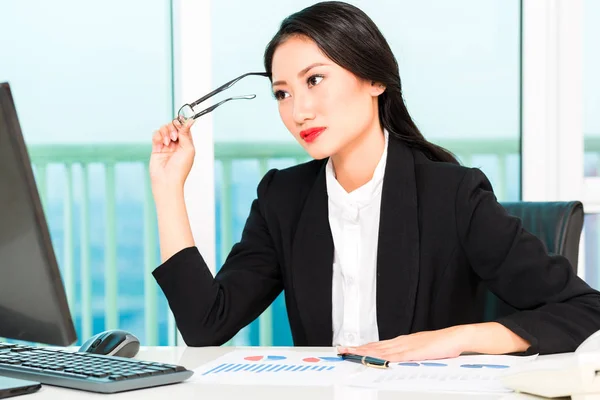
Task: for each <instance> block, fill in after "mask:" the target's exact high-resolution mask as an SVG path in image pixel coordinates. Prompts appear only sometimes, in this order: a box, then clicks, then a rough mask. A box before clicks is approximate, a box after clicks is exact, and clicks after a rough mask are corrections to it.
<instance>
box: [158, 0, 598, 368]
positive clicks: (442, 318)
mask: <svg viewBox="0 0 600 400" xmlns="http://www.w3.org/2000/svg"><path fill="white" fill-rule="evenodd" d="M264 61H265V69H266V71H267V73H269V74H270V77H271V82H272V84H273V93H274V97H275V98H276V99H277V102H278V107H279V113H280V116H281V118H282V120H283V122H284V124H285V126H286V127H287V129H288V130H289V131H290V132H291V133H292V135H293V136H294V138H295V139H296V140H297V141H298V142H299V143H300V144H301V145H302V146H303V147H304V149H305V150H306V151H307V152H308V153H309V154H310V155H311V156H312V157H313V158H314V159H315V160H314V161H311V162H308V163H305V164H301V165H298V166H295V167H292V168H288V169H284V170H271V171H269V172H268V173H267V174H266V175H265V177H264V178H263V179H262V181H261V182H260V184H259V186H258V190H257V192H258V194H257V199H256V200H255V201H254V202H253V203H252V206H251V210H250V215H249V217H248V220H247V222H246V225H245V227H244V230H243V233H242V238H241V240H240V242H239V243H237V244H236V245H235V246H234V247H233V249H232V251H231V253H230V254H229V257H228V258H227V260H226V262H225V264H224V265H223V267H222V268H221V270H220V271H219V273H218V274H217V275H216V276H215V277H214V278H213V276H212V274H211V273H210V271H209V269H208V268H207V266H206V264H205V262H204V261H203V259H202V257H201V255H200V254H199V252H198V250H197V248H196V247H195V244H194V241H193V238H192V234H191V230H190V224H189V221H188V216H187V213H186V207H185V203H184V200H183V184H184V182H185V179H186V177H187V175H188V173H189V171H190V168H191V166H192V162H193V159H194V146H193V141H192V137H191V135H190V126H191V123H192V122H191V121H187V122H185V124H184V126H182V125H181V124H180V123H178V122H177V121H175V122H173V123H170V124H167V125H165V126H163V127H161V128H160V130H159V131H158V132H156V133H155V135H154V137H153V151H152V156H151V161H150V173H151V178H152V189H153V193H154V198H155V201H156V207H157V214H158V225H159V234H160V248H161V257H162V262H163V264H162V265H161V266H159V267H158V268H157V269H156V270H155V271H154V276H155V278H156V279H157V281H158V283H159V285H160V286H161V288H162V290H163V291H164V293H165V295H166V297H167V299H168V301H169V305H170V307H171V309H172V311H173V313H174V315H175V319H176V321H177V325H178V327H179V329H180V331H181V333H182V335H183V338H184V339H185V341H186V343H187V344H188V345H191V346H205V345H220V344H222V343H225V342H226V341H227V340H229V339H230V338H231V337H232V336H233V335H235V333H237V332H238V331H239V330H240V329H241V328H242V327H244V326H245V325H247V324H248V323H250V322H251V321H252V320H254V319H255V318H256V317H258V316H259V315H260V314H261V313H262V311H263V310H265V308H267V307H268V306H269V304H270V303H271V302H272V301H273V300H274V299H275V298H276V297H277V296H278V294H279V293H280V292H281V291H282V290H284V291H285V299H286V306H287V311H288V316H289V321H290V326H291V330H292V335H293V339H294V343H295V344H296V345H311V346H331V345H335V346H340V347H339V351H341V352H353V353H357V354H361V355H370V356H375V357H380V358H385V359H388V360H391V361H403V360H418V359H434V358H444V357H453V356H458V355H459V354H461V353H462V352H468V351H472V352H479V353H488V354H504V353H522V352H526V353H535V352H539V353H555V352H566V351H573V350H575V348H576V347H577V346H578V345H579V344H580V343H581V342H582V341H583V340H584V339H585V338H587V337H588V336H589V335H590V334H591V333H593V332H595V331H596V330H598V329H600V294H599V293H598V292H596V291H595V290H592V289H591V288H590V287H589V286H588V285H586V284H585V283H584V282H583V281H581V280H580V279H579V278H578V277H577V276H576V275H575V274H574V272H573V269H572V268H571V266H570V265H569V263H568V261H567V260H566V259H565V258H563V257H559V256H554V257H551V256H549V255H548V254H547V253H546V250H545V248H544V246H543V245H542V243H541V242H540V241H539V240H538V239H536V238H535V237H534V236H532V235H531V234H529V233H527V232H526V231H524V230H523V229H522V226H521V223H520V221H519V220H518V219H516V218H513V217H510V216H508V215H507V214H506V212H505V211H504V209H503V208H502V207H501V206H500V205H499V204H498V203H497V202H496V199H495V197H494V194H493V192H492V188H491V185H490V183H489V182H488V180H487V179H486V177H485V176H484V174H483V173H481V172H480V171H479V170H477V169H470V168H465V167H461V166H459V165H458V162H457V161H456V159H455V158H454V156H453V155H452V154H451V153H449V152H448V151H446V150H444V149H442V148H440V147H438V146H435V145H433V144H431V143H429V142H428V141H426V140H425V139H424V138H423V136H422V135H421V133H420V132H419V130H418V129H417V127H416V126H415V124H414V122H413V121H412V119H411V117H410V115H409V114H408V111H407V109H406V106H405V104H404V101H403V98H402V90H401V84H400V77H399V75H398V65H397V62H396V60H395V58H394V56H393V54H392V52H391V50H390V48H389V46H388V44H387V42H386V40H385V39H384V37H383V36H382V34H381V33H380V31H379V30H378V29H377V27H376V26H375V24H374V23H373V22H372V21H371V20H370V19H369V17H368V16H367V15H365V14H364V13H363V12H362V11H361V10H359V9H357V8H356V7H354V6H351V5H348V4H345V3H340V2H325V3H319V4H316V5H313V6H311V7H308V8H306V9H304V10H302V11H300V12H298V13H296V14H293V15H291V16H290V17H288V18H287V19H285V20H284V21H283V22H282V24H281V27H280V29H279V31H278V32H277V34H276V35H275V37H274V38H273V39H272V41H271V42H270V43H269V44H268V46H267V48H266V51H265V57H264ZM482 287H488V288H490V289H491V290H492V291H493V292H495V293H496V294H497V295H498V296H499V297H500V298H502V299H503V300H504V301H506V302H507V303H509V304H510V305H512V306H513V307H515V308H517V309H518V310H520V311H518V312H516V313H514V314H512V315H509V316H504V317H501V318H499V319H497V320H496V321H494V322H486V323H482V322H481V320H482V319H481V315H482V304H481V302H479V301H478V300H477V298H476V294H477V293H478V292H479V290H480V289H481V288H482Z"/></svg>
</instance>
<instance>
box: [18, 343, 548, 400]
mask: <svg viewBox="0 0 600 400" xmlns="http://www.w3.org/2000/svg"><path fill="white" fill-rule="evenodd" d="M234 349H235V348H233V347H205V348H191V347H143V348H142V349H141V350H140V353H139V354H138V356H137V357H136V358H138V359H141V360H148V361H158V362H164V363H169V364H178V365H183V366H184V367H186V368H188V369H193V368H196V367H199V366H200V365H202V364H204V363H206V362H208V361H212V360H214V359H216V358H218V357H220V356H222V355H223V354H225V353H227V352H229V351H232V350H234ZM278 349H280V350H281V349H283V348H281V347H280V348H278ZM286 349H293V350H296V351H306V352H310V351H313V352H314V351H323V350H325V351H327V350H331V349H330V348H308V347H302V348H298V347H297V348H286ZM19 398H20V397H19ZM100 398H104V399H107V400H121V399H135V400H153V399H161V400H165V399H166V400H180V399H195V400H209V399H210V400H213V399H215V400H221V399H223V400H229V399H236V400H237V399H240V400H247V399H261V400H265V399H284V400H295V399H298V400H320V399H332V400H386V399H400V398H402V399H416V400H431V399H456V400H458V399H466V400H471V399H502V400H523V399H539V397H533V396H527V395H523V394H510V395H491V394H464V393H456V394H454V393H414V392H386V391H375V390H370V389H355V388H348V387H301V386H299V387H290V386H285V387H276V386H241V385H206V384H199V383H193V382H182V383H178V384H175V385H168V386H161V387H156V388H151V389H142V390H135V391H131V392H125V393H118V394H110V395H104V394H98V393H89V392H84V391H80V390H71V389H63V388H58V387H53V386H48V385H42V389H41V390H40V391H39V392H37V393H34V394H31V395H27V396H26V397H23V399H24V400H25V399H31V400H38V399H39V400H42V399H61V400H63V399H64V400H71V399H84V400H85V399H100Z"/></svg>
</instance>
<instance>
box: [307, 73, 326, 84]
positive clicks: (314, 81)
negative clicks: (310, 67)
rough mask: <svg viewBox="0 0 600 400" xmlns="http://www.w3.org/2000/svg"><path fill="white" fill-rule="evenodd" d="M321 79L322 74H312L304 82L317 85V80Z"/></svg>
mask: <svg viewBox="0 0 600 400" xmlns="http://www.w3.org/2000/svg"><path fill="white" fill-rule="evenodd" d="M322 80H323V75H312V76H311V77H309V78H308V79H307V80H306V82H307V83H308V84H309V85H311V86H315V85H318V84H319V82H321V81H322Z"/></svg>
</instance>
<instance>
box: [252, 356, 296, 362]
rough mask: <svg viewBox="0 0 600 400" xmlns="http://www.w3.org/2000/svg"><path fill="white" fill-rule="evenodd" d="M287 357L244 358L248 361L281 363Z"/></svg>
mask: <svg viewBox="0 0 600 400" xmlns="http://www.w3.org/2000/svg"><path fill="white" fill-rule="evenodd" d="M286 358H287V357H284V356H248V357H244V360H246V361H281V360H285V359H286Z"/></svg>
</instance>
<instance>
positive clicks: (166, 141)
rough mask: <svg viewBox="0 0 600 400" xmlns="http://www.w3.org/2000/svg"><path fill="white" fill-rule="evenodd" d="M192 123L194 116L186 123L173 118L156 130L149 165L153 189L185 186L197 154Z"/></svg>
mask: <svg viewBox="0 0 600 400" xmlns="http://www.w3.org/2000/svg"><path fill="white" fill-rule="evenodd" d="M193 123H194V120H193V119H190V120H187V121H186V122H185V124H184V125H181V124H180V123H179V121H177V120H174V121H172V122H170V123H168V124H166V125H163V126H162V127H161V128H160V129H159V130H158V131H156V132H154V136H153V137H152V155H151V156H150V167H149V169H150V180H151V182H152V188H153V190H155V189H157V188H159V187H160V188H164V187H174V188H181V189H183V184H184V183H185V180H186V179H187V176H188V174H189V173H190V170H191V169H192V164H193V163H194V156H195V154H196V150H195V148H194V143H193V140H192V136H191V133H190V128H191V126H192V125H193ZM155 194H156V193H155Z"/></svg>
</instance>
